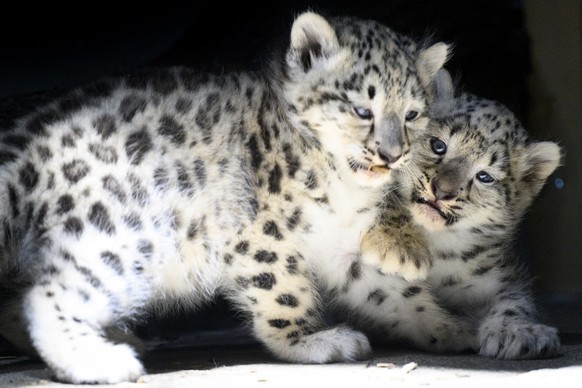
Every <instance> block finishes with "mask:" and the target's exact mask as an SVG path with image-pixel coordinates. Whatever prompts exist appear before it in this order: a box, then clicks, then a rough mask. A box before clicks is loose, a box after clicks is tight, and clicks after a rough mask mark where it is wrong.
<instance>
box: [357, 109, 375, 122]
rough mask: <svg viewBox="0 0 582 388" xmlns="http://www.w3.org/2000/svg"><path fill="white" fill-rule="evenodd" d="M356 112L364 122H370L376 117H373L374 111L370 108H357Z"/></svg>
mask: <svg viewBox="0 0 582 388" xmlns="http://www.w3.org/2000/svg"><path fill="white" fill-rule="evenodd" d="M354 111H355V112H356V114H357V115H358V116H359V117H360V118H361V119H364V120H370V119H371V118H373V117H374V115H372V111H371V110H370V109H368V108H362V107H355V108H354Z"/></svg>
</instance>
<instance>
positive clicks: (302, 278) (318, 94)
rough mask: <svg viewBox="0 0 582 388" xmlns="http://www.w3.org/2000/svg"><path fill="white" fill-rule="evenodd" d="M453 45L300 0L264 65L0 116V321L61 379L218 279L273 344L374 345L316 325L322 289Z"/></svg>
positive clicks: (99, 360) (398, 160) (162, 74)
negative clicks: (12, 120) (302, 8)
mask: <svg viewBox="0 0 582 388" xmlns="http://www.w3.org/2000/svg"><path fill="white" fill-rule="evenodd" d="M446 57H447V47H446V45H444V44H442V43H438V44H436V45H434V46H431V47H428V48H423V47H419V46H418V45H416V44H415V43H414V42H413V41H411V40H410V39H408V38H406V37H404V36H401V35H398V34H396V33H394V32H393V31H391V30H389V29H388V28H386V27H384V26H382V25H379V24H378V23H375V22H372V21H361V20H356V19H352V18H340V19H330V20H329V21H327V20H325V19H324V18H322V17H321V16H319V15H316V14H313V13H309V12H308V13H305V14H302V15H301V16H299V17H298V18H297V19H296V21H295V22H294V24H293V27H292V30H291V39H290V46H289V49H288V50H287V52H286V55H284V56H282V57H278V58H276V59H275V60H274V61H273V64H272V67H271V69H270V70H269V71H265V72H261V73H256V74H255V73H234V74H223V75H220V76H215V75H210V74H199V73H195V72H193V71H190V70H187V69H171V70H163V71H157V72H144V73H143V74H135V75H132V76H128V77H126V78H124V79H122V80H118V81H111V82H103V83H99V84H97V85H94V86H91V87H88V88H84V89H83V90H79V91H76V92H73V93H72V94H71V95H69V96H68V97H66V98H65V99H63V100H61V101H56V102H55V103H53V104H51V105H49V106H47V107H44V108H41V109H39V111H38V112H36V113H35V114H33V115H32V116H29V117H25V118H23V119H21V120H20V121H19V123H18V124H17V125H16V127H15V128H13V129H12V130H11V131H6V132H3V133H2V134H0V162H1V169H0V198H2V200H3V201H2V203H4V205H3V207H2V211H1V212H0V228H1V231H2V238H1V240H0V255H1V256H0V274H1V276H2V282H1V284H2V292H3V295H4V296H5V297H3V298H2V300H1V301H0V303H1V305H0V308H1V310H0V316H1V321H2V324H1V325H0V326H1V327H0V331H1V332H2V333H3V334H4V335H6V336H7V337H10V338H12V339H13V340H14V341H17V342H20V343H21V344H22V345H23V346H26V345H27V343H29V345H31V347H32V348H33V349H34V350H35V351H36V352H38V354H39V355H40V357H42V359H43V360H44V361H45V362H46V363H47V364H48V366H49V367H50V368H51V369H52V370H53V371H54V373H55V375H56V377H57V378H58V379H61V380H64V381H69V382H75V383H94V382H109V383H112V382H118V381H124V380H135V379H137V378H138V376H139V375H140V374H142V373H143V369H142V366H141V364H140V362H139V361H138V359H137V358H136V355H135V352H134V350H132V348H131V347H129V346H127V344H124V343H119V341H118V340H115V341H113V340H112V339H111V338H108V337H109V332H110V331H109V329H111V328H122V329H123V328H125V327H127V326H131V323H132V322H133V321H135V319H138V318H139V317H143V313H144V312H157V311H167V310H172V309H173V308H175V307H176V306H178V305H181V306H182V307H183V308H186V309H194V308H196V307H197V306H198V305H200V304H201V303H203V302H205V301H208V300H210V299H212V298H213V297H214V296H215V295H217V294H219V293H222V294H224V295H226V296H227V297H228V298H230V300H232V301H233V302H234V303H235V304H236V305H237V306H238V307H239V308H240V310H241V311H242V312H244V313H246V314H247V315H248V318H249V324H250V326H251V327H252V330H253V333H254V334H255V336H256V337H257V338H258V339H259V340H261V341H262V342H263V343H264V344H265V346H266V347H267V348H268V349H269V350H270V351H272V352H273V353H274V354H275V355H276V356H278V357H279V358H281V359H284V360H288V361H294V362H307V363H323V362H332V361H343V360H352V359H360V358H363V357H367V356H368V355H369V352H370V346H369V343H368V340H367V339H366V337H365V336H364V335H363V334H362V333H360V332H357V331H354V330H352V329H350V328H349V327H347V326H341V325H340V326H336V327H331V328H330V327H326V326H325V325H324V324H323V320H322V318H321V315H322V314H321V312H322V310H323V308H324V304H325V303H324V302H323V301H324V299H323V298H322V294H321V293H320V290H322V289H323V290H328V291H330V292H332V291H333V290H337V289H338V288H341V287H343V286H344V285H345V284H347V283H348V282H350V281H352V279H356V278H358V277H359V276H360V273H361V272H362V270H360V269H358V266H359V265H360V264H359V261H358V257H359V256H358V252H359V245H360V238H361V235H362V234H363V233H364V232H365V231H366V230H367V229H368V228H369V227H370V225H371V223H372V222H373V220H374V219H375V218H376V215H377V212H378V211H377V206H376V205H377V203H378V202H379V201H380V200H381V198H382V196H383V188H384V186H385V185H386V184H387V183H389V182H390V181H391V177H392V173H391V169H393V168H397V167H401V166H403V165H405V164H406V163H407V161H408V160H409V159H410V155H409V149H410V145H411V141H414V139H415V138H416V137H417V136H419V135H420V134H422V132H423V131H424V130H425V127H426V125H427V122H428V119H427V110H428V108H427V107H428V104H429V102H430V93H429V88H428V85H429V84H430V82H431V80H432V78H433V76H434V75H435V73H436V72H437V71H438V70H439V68H440V67H441V66H442V65H443V63H444V61H445V60H446ZM370 268H371V267H370ZM361 299H362V302H366V300H367V299H370V300H371V301H373V303H375V304H381V302H382V294H375V295H374V296H372V297H370V298H368V294H365V295H362V296H361ZM22 329H25V330H24V331H23V330H22ZM28 339H29V340H30V341H28Z"/></svg>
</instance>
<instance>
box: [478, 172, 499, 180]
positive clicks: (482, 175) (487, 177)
mask: <svg viewBox="0 0 582 388" xmlns="http://www.w3.org/2000/svg"><path fill="white" fill-rule="evenodd" d="M476 177H477V180H478V181H479V182H482V183H493V182H495V179H493V177H492V176H491V175H489V174H487V173H486V172H485V171H479V172H478V173H477V175H476Z"/></svg>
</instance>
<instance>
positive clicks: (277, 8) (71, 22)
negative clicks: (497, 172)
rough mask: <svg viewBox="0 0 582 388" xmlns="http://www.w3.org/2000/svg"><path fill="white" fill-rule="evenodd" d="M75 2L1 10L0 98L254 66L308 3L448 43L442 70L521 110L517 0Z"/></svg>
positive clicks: (522, 60) (523, 39)
mask: <svg viewBox="0 0 582 388" xmlns="http://www.w3.org/2000/svg"><path fill="white" fill-rule="evenodd" d="M80 4H81V3H80ZM82 4H83V7H80V6H79V7H78V8H71V7H65V6H64V5H54V4H50V5H48V4H40V5H36V4H35V5H34V8H33V9H32V10H31V6H29V5H20V6H18V5H17V6H16V8H15V9H14V10H12V11H10V12H8V13H5V14H4V16H5V18H7V19H9V21H10V23H8V24H3V25H2V27H0V47H1V48H2V50H1V51H0V98H1V97H9V96H10V97H14V96H18V95H23V94H31V93H38V92H45V93H46V92H56V91H60V90H64V89H68V88H71V87H74V86H78V85H82V84H85V83H88V82H91V81H94V80H96V79H98V78H100V77H103V76H105V75H111V74H117V73H125V72H130V71H132V69H135V68H136V67H140V66H165V65H187V66H194V67H204V68H208V69H211V70H214V71H218V70H219V69H224V70H225V71H226V70H230V69H233V68H237V69H240V68H243V69H250V68H256V67H257V66H259V65H261V64H262V63H264V61H265V59H266V58H267V57H268V55H269V48H270V47H271V42H273V41H276V42H285V43H286V42H287V38H288V34H289V31H290V26H291V24H292V22H293V18H294V17H295V16H296V15H297V14H298V13H300V12H302V11H304V10H307V9H311V10H314V11H318V12H321V13H322V14H324V15H329V16H332V15H356V16H360V17H362V18H371V19H375V20H377V21H380V22H382V23H384V24H386V25H388V26H390V27H392V28H393V29H394V30H396V31H398V32H402V33H405V34H408V35H410V36H412V37H414V38H418V39H422V38H424V37H426V36H428V35H430V36H432V38H433V40H434V41H440V40H442V41H445V42H448V43H452V44H453V45H454V55H453V56H452V58H451V60H450V62H449V64H448V68H449V70H451V71H452V73H453V74H455V75H457V76H460V77H461V79H462V83H461V85H462V86H465V87H466V88H467V89H468V90H471V91H472V92H474V93H476V94H480V95H483V96H485V97H490V98H495V99H498V100H500V101H501V102H503V103H505V104H507V105H508V106H509V107H510V108H512V109H514V110H516V111H518V112H525V110H526V109H527V91H526V87H525V76H526V75H527V73H528V71H529V69H530V66H529V52H528V38H527V34H526V31H525V29H524V25H523V14H522V8H521V2H520V1H508V0H473V1H463V0H455V1H435V0H391V1H390V0H385V1H369V0H359V1H353V0H352V1H323V0H321V1H289V0H287V1H257V0H248V1H244V2H238V3H230V2H229V3H228V5H224V4H223V3H222V2H220V1H199V2H196V4H195V5H194V4H191V3H184V4H181V3H179V2H171V1H170V2H164V3H163V7H162V6H161V5H157V6H155V7H152V6H144V5H141V6H137V5H136V6H134V7H129V6H127V3H125V5H122V4H124V3H123V2H118V3H108V2H83V3H82ZM31 11H32V14H31ZM15 25H16V26H17V27H15Z"/></svg>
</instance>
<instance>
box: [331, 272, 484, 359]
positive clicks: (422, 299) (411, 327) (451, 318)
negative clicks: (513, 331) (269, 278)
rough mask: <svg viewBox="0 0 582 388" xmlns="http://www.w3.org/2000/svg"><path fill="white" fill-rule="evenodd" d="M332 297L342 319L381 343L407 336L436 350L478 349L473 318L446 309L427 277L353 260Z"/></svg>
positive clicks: (429, 348)
mask: <svg viewBox="0 0 582 388" xmlns="http://www.w3.org/2000/svg"><path fill="white" fill-rule="evenodd" d="M346 278H347V281H346V283H345V284H344V285H343V286H341V287H338V288H337V289H335V290H334V292H333V293H332V295H331V297H332V298H333V299H334V305H335V306H337V310H338V311H337V313H338V314H339V315H340V318H342V319H347V320H348V321H350V322H353V324H354V325H355V327H358V328H362V329H363V330H364V331H365V332H366V333H370V334H372V335H374V336H375V337H376V338H377V340H379V341H380V342H390V341H404V342H406V343H409V344H412V345H413V346H415V347H417V348H420V349H423V350H427V351H431V352H449V351H455V352H456V351H463V350H469V349H475V348H477V337H476V332H475V329H474V327H473V326H474V325H473V324H472V322H471V321H470V320H468V319H466V318H463V317H460V316H455V315H453V314H451V313H450V312H449V311H447V310H446V309H445V308H443V307H442V306H441V305H440V304H439V303H438V300H437V299H436V298H435V297H434V295H433V294H432V292H431V290H430V286H429V285H428V284H427V283H426V282H420V281H416V282H407V281H406V280H404V279H402V278H401V277H400V276H392V275H384V274H381V273H379V271H378V270H377V269H376V268H374V267H372V266H369V265H365V264H362V262H361V261H354V263H353V264H352V266H351V268H350V274H349V275H348V276H347V277H346Z"/></svg>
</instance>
